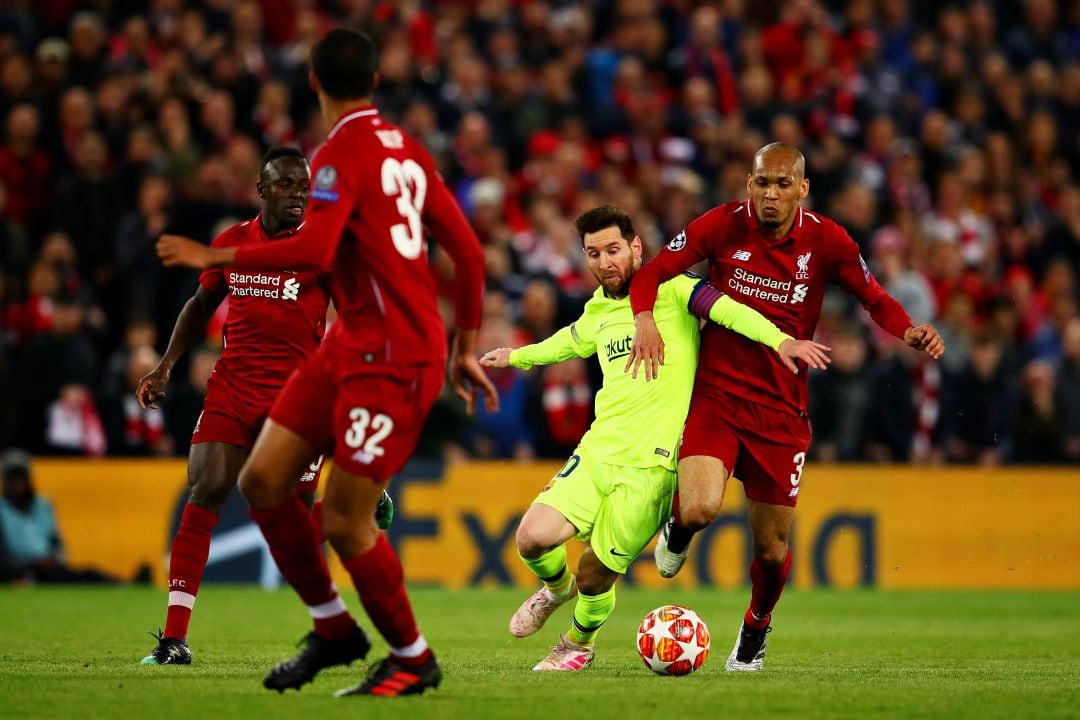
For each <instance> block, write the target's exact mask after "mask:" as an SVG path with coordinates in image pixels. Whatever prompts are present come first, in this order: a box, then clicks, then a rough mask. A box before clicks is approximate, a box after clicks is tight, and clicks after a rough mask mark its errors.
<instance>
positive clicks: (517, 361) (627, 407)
mask: <svg viewBox="0 0 1080 720" xmlns="http://www.w3.org/2000/svg"><path fill="white" fill-rule="evenodd" d="M576 226H577V230H578V233H579V234H580V235H581V241H582V245H583V247H584V250H585V257H586V260H587V262H588V265H589V269H590V271H592V273H593V275H594V276H595V277H596V279H597V281H598V282H599V283H600V287H599V288H597V290H596V292H595V294H594V295H593V297H592V298H591V299H590V300H589V302H588V303H587V304H586V305H585V310H584V312H583V313H582V315H581V317H580V318H578V320H577V321H576V322H574V323H573V324H571V325H570V326H569V327H565V328H563V329H561V330H559V331H558V332H556V333H555V334H554V335H552V336H551V337H550V338H548V339H547V340H544V341H543V342H540V343H536V344H534V345H528V346H526V347H522V348H518V349H515V350H512V349H511V348H498V349H496V350H492V351H490V352H488V353H487V354H486V355H484V357H483V358H481V359H480V363H481V364H482V365H486V366H488V367H497V368H504V367H508V366H513V367H516V368H520V369H523V370H527V369H529V368H532V367H534V366H536V365H550V364H553V363H558V362H561V361H563V360H567V359H569V358H572V357H589V356H590V355H594V354H597V355H600V358H599V359H600V364H601V368H602V370H603V373H604V384H603V388H602V389H601V390H600V392H599V393H597V395H596V419H595V420H594V421H593V424H592V427H591V428H590V429H589V431H588V432H587V433H586V434H585V436H584V437H583V438H582V439H581V443H580V444H579V445H578V447H577V449H576V450H575V451H574V454H573V455H571V456H570V459H569V460H568V461H567V463H566V465H565V466H564V467H563V469H562V470H561V471H560V472H559V473H558V474H557V475H556V476H555V477H554V478H552V480H551V482H549V483H548V485H547V487H545V488H544V490H543V491H542V492H541V493H540V495H539V496H537V498H536V500H535V501H534V502H533V504H532V505H531V506H530V507H529V510H528V512H526V513H525V516H524V517H523V518H522V519H521V524H520V526H519V527H518V531H517V548H518V553H519V554H520V556H521V559H522V561H523V562H524V563H525V565H526V566H527V567H528V568H529V569H530V570H532V571H533V572H534V573H535V574H536V575H537V577H539V578H540V579H541V580H542V581H543V583H544V585H543V587H541V588H540V590H538V591H537V592H536V593H535V594H534V595H532V597H530V598H529V599H528V600H526V601H525V603H524V604H522V606H521V607H520V608H518V610H517V612H515V613H514V616H513V618H511V620H510V632H511V634H513V635H514V636H516V637H527V636H529V635H532V634H533V633H535V632H537V631H538V630H539V629H540V628H541V627H542V626H543V625H544V623H545V622H546V621H547V619H548V618H549V617H551V615H552V614H553V613H554V612H555V610H557V609H558V608H559V607H560V606H561V605H563V604H564V603H566V602H567V601H568V600H570V598H572V597H573V596H574V595H575V594H576V595H577V596H578V599H577V603H576V606H575V608H574V618H573V622H572V624H571V626H570V630H569V632H568V633H567V634H566V635H564V636H562V637H560V639H559V643H558V644H556V645H555V646H554V647H552V648H551V652H550V654H549V655H548V656H547V657H546V658H544V659H543V660H542V661H540V663H539V664H537V665H536V667H534V668H533V669H534V670H581V669H583V668H585V667H587V666H588V665H589V664H590V663H592V660H593V656H594V651H593V639H594V638H595V636H596V633H597V631H598V630H599V629H600V627H601V626H602V625H603V624H604V621H605V620H607V618H608V616H610V615H611V612H612V610H613V609H614V607H615V590H614V584H615V580H616V579H617V578H618V577H619V575H621V574H623V573H625V572H626V570H627V568H628V567H629V566H630V563H631V562H633V561H634V559H635V558H636V557H637V556H638V555H639V554H640V553H641V551H642V550H643V549H644V548H645V546H646V545H647V544H648V543H649V541H650V540H651V539H652V538H653V536H654V535H655V534H656V532H657V530H658V529H659V528H660V526H661V525H663V523H664V522H665V521H666V520H667V518H668V516H669V515H670V511H671V503H672V495H673V494H674V491H675V486H676V476H675V467H676V462H677V460H678V458H677V453H678V443H679V438H680V435H681V433H682V428H683V422H684V421H685V420H686V413H687V409H688V408H689V405H690V393H691V391H692V389H693V385H694V371H695V369H696V367H697V359H698V343H699V334H700V320H699V318H700V319H707V320H711V321H712V322H716V323H719V324H721V325H724V326H726V327H729V328H731V329H732V330H734V331H736V332H739V333H741V334H743V335H746V336H747V337H748V338H750V339H752V340H756V341H758V342H761V343H763V344H765V345H768V346H769V347H771V348H773V349H774V350H775V351H776V352H777V353H778V354H779V356H780V358H781V360H782V361H783V363H784V364H785V365H786V366H787V367H788V369H790V370H791V371H792V372H798V366H797V365H796V364H795V361H796V360H802V361H803V362H805V363H806V364H807V365H808V366H810V367H815V368H820V369H824V368H825V365H826V363H827V362H828V361H829V360H828V357H827V356H826V355H825V351H827V350H828V349H829V348H827V347H825V346H824V345H819V344H817V343H814V342H811V341H809V340H795V339H793V338H791V337H790V336H788V335H785V334H784V333H782V332H781V331H780V330H779V329H777V327H776V326H775V325H773V324H772V323H771V322H769V321H768V320H766V319H765V317H764V316H762V315H761V314H760V313H758V312H756V311H755V310H751V309H750V308H748V307H746V306H745V305H740V304H739V303H737V302H735V301H733V300H732V299H731V298H729V297H727V296H725V295H724V294H723V293H721V292H720V291H719V290H717V289H716V288H714V287H712V286H711V285H709V284H708V283H707V282H706V281H704V280H702V279H700V278H698V277H696V276H691V275H680V276H679V277H676V278H673V279H671V280H670V281H668V282H666V283H664V284H663V285H661V286H660V293H659V296H658V299H657V305H656V310H655V317H656V321H657V324H658V325H660V326H661V327H662V328H663V332H664V338H665V339H667V346H666V351H665V352H666V357H665V365H664V368H665V373H664V375H663V378H664V380H662V381H660V382H650V383H647V384H646V383H644V382H642V381H643V380H644V378H642V381H638V380H636V379H634V378H633V377H632V376H630V375H628V374H626V373H624V372H623V366H624V365H625V360H624V358H626V357H627V355H628V353H629V352H630V344H631V342H632V340H633V334H634V317H633V312H632V311H631V310H630V300H629V286H630V280H631V278H632V277H633V275H634V273H635V272H636V271H637V270H638V269H639V268H640V267H641V262H642V260H641V255H642V245H641V239H640V238H639V237H637V235H636V234H635V233H634V227H633V223H632V222H631V220H630V217H629V216H628V215H627V214H626V213H625V212H623V211H622V210H620V209H619V208H617V207H614V206H611V205H605V206H602V207H598V208H595V209H593V210H589V211H588V212H586V213H584V214H583V215H581V217H579V218H578V219H577V221H576ZM575 536H576V537H578V538H580V539H582V540H588V541H589V544H588V546H587V547H586V548H585V552H584V554H583V555H582V557H581V561H580V563H579V565H578V571H577V574H576V575H574V574H571V573H570V572H569V570H568V569H567V566H566V546H565V543H566V541H567V540H569V539H570V538H571V537H575Z"/></svg>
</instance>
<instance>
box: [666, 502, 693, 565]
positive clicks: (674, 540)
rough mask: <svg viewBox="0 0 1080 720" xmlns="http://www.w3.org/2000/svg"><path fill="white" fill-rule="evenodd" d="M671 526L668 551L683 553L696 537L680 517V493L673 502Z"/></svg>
mask: <svg viewBox="0 0 1080 720" xmlns="http://www.w3.org/2000/svg"><path fill="white" fill-rule="evenodd" d="M671 519H672V523H671V526H670V527H669V528H668V550H670V551H671V552H673V553H681V552H682V551H683V550H685V549H686V546H687V545H689V544H690V540H692V539H693V537H694V531H693V530H690V529H689V528H687V527H684V526H683V524H682V516H681V515H679V491H678V490H676V491H675V496H674V497H673V498H672V501H671Z"/></svg>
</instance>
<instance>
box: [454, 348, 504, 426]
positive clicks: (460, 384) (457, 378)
mask: <svg viewBox="0 0 1080 720" xmlns="http://www.w3.org/2000/svg"><path fill="white" fill-rule="evenodd" d="M476 333H477V331H476V330H461V329H459V330H458V331H457V333H456V334H455V335H454V347H453V350H452V351H451V353H450V382H452V383H453V384H454V392H455V393H457V396H458V397H459V398H461V399H462V400H464V401H465V412H467V413H468V414H470V415H472V412H473V407H474V405H475V403H476V391H477V390H480V391H482V392H483V393H484V407H485V408H486V409H487V411H488V412H489V413H495V412H498V411H499V393H498V391H496V390H495V385H494V384H492V382H491V379H490V378H489V377H488V376H487V373H485V372H484V369H483V368H482V367H480V362H479V361H478V360H477V359H476Z"/></svg>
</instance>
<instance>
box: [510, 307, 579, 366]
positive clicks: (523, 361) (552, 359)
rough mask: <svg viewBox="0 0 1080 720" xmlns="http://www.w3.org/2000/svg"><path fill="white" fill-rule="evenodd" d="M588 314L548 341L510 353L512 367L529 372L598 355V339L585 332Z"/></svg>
mask: <svg viewBox="0 0 1080 720" xmlns="http://www.w3.org/2000/svg"><path fill="white" fill-rule="evenodd" d="M587 314H588V313H587V312H586V314H583V315H582V316H581V317H580V318H578V319H577V321H576V322H574V323H572V324H570V325H568V326H567V327H564V328H562V329H561V330H559V331H558V332H556V333H555V334H554V335H552V336H551V337H549V338H548V339H547V340H544V341H542V342H538V343H533V344H532V345H526V346H525V347H520V348H517V349H516V350H513V351H512V352H511V353H510V365H511V366H512V367H516V368H518V369H520V370H529V369H531V368H533V367H536V366H537V365H554V364H555V363H560V362H562V361H563V360H569V359H570V358H572V357H582V358H587V357H592V356H593V355H595V354H596V339H595V337H594V336H593V334H592V333H588V332H586V331H585V328H586V327H587V325H586V323H587V322H588V319H587Z"/></svg>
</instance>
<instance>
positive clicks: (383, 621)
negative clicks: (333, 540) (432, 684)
mask: <svg viewBox="0 0 1080 720" xmlns="http://www.w3.org/2000/svg"><path fill="white" fill-rule="evenodd" d="M341 564H342V565H343V566H344V567H345V569H346V570H347V571H348V572H349V575H350V576H351V577H352V580H353V584H354V585H355V586H356V591H357V592H358V593H359V594H360V601H361V602H362V603H363V604H364V609H365V610H366V611H367V614H368V616H369V617H370V618H371V622H372V623H373V624H374V625H375V628H376V629H377V630H378V631H379V633H381V634H382V636H383V638H384V639H385V640H386V642H387V644H389V645H390V654H391V656H392V657H393V659H394V662H396V663H398V664H399V665H403V666H416V665H423V664H424V663H426V662H427V661H428V660H429V659H430V658H431V656H432V655H431V650H430V649H429V648H428V645H427V641H426V640H425V639H424V636H423V635H421V634H420V630H419V629H418V628H417V626H416V619H415V617H414V616H413V611H412V605H411V604H410V603H409V596H408V595H407V594H406V593H405V584H404V574H403V572H402V569H401V561H400V560H399V559H398V556H397V553H395V552H394V548H393V547H391V545H390V542H389V541H388V540H387V539H386V535H385V533H381V532H380V533H379V537H378V539H377V540H376V541H375V546H374V547H373V548H371V549H370V550H368V551H367V552H364V553H361V554H360V555H354V556H353V557H351V558H347V559H346V558H342V561H341Z"/></svg>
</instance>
